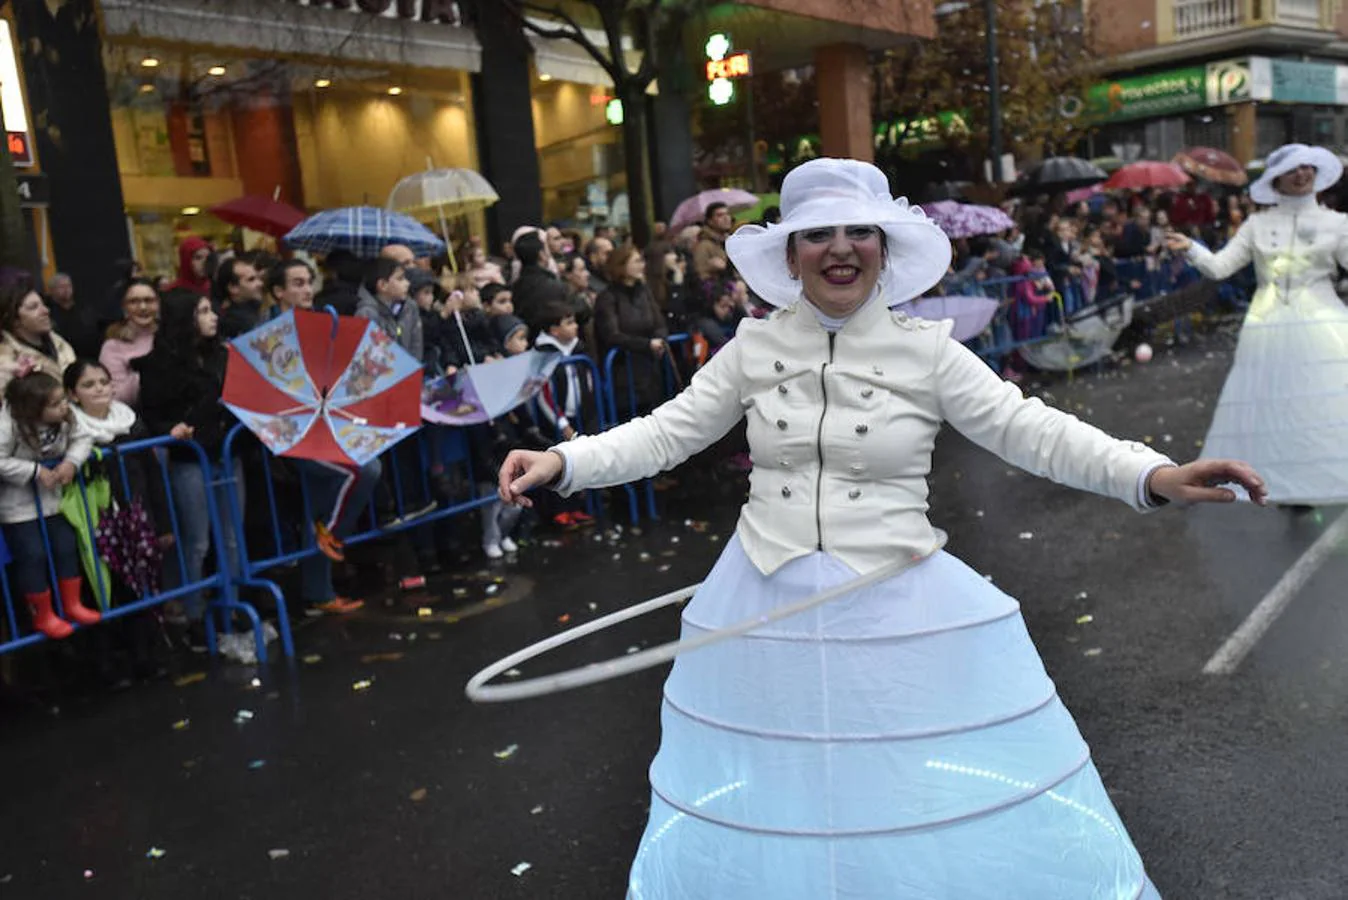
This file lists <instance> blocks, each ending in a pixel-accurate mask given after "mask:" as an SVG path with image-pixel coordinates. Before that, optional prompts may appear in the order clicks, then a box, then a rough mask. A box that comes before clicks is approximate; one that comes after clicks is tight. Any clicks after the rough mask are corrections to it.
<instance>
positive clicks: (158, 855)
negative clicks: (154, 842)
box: [145, 847, 167, 859]
mask: <svg viewBox="0 0 1348 900" xmlns="http://www.w3.org/2000/svg"><path fill="white" fill-rule="evenodd" d="M166 852H167V851H164V850H161V849H160V848H158V847H151V848H150V849H149V850H146V851H145V858H146V859H163V858H164V856H165V854H166Z"/></svg>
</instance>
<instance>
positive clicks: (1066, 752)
mask: <svg viewBox="0 0 1348 900" xmlns="http://www.w3.org/2000/svg"><path fill="white" fill-rule="evenodd" d="M781 197H782V202H781V206H782V211H783V217H782V220H781V222H780V223H779V224H777V225H772V226H768V227H767V228H761V227H758V226H745V227H743V228H741V229H740V230H739V231H738V232H736V233H735V234H734V235H733V236H732V237H731V238H730V239H729V241H728V242H727V246H726V249H727V251H728V253H729V255H730V258H731V260H732V261H733V262H734V264H735V267H736V269H737V270H738V271H739V272H740V274H741V275H743V276H744V277H745V279H746V280H747V281H748V283H749V286H750V287H751V288H752V289H753V290H754V291H755V292H756V293H757V294H758V295H759V296H761V297H763V298H765V299H767V300H769V301H771V302H773V303H774V305H777V306H779V307H781V308H780V309H779V310H778V311H777V312H776V313H775V314H774V315H772V316H771V317H770V318H768V319H765V320H758V321H755V320H751V319H746V320H745V321H744V322H743V323H742V324H741V325H740V330H739V333H738V334H737V335H736V337H735V339H734V340H732V341H730V342H729V343H728V344H726V346H725V347H724V349H722V350H721V352H720V353H718V354H717V355H716V356H715V357H713V358H712V360H711V361H710V362H709V363H707V365H706V366H705V367H704V368H703V369H702V370H701V371H699V372H698V374H697V375H696V376H695V377H694V378H693V379H692V381H691V383H690V384H689V386H688V388H687V389H686V390H684V391H683V392H682V393H681V394H680V395H679V396H678V397H676V398H675V399H673V400H671V401H670V402H668V403H666V404H664V405H663V406H661V407H659V408H658V409H657V410H655V412H654V413H652V414H651V415H649V416H646V417H644V418H641V419H637V420H634V421H632V422H629V423H627V424H625V425H622V426H620V427H618V428H615V429H613V430H611V431H608V432H606V433H604V434H602V435H598V436H593V437H583V438H580V439H578V440H575V441H570V442H568V443H566V444H563V445H560V446H558V447H556V448H554V449H553V450H552V451H548V452H545V453H531V452H516V453H512V454H511V455H510V456H509V457H508V458H507V460H506V462H505V465H504V466H503V468H502V471H501V485H500V489H501V495H502V498H503V499H505V500H507V501H508V502H516V503H522V504H528V503H529V500H528V498H527V497H525V496H524V494H525V492H526V491H527V490H529V489H531V488H533V487H536V486H539V485H551V486H553V487H554V488H556V489H557V490H559V491H561V492H563V493H568V492H572V491H576V490H580V489H582V488H586V487H598V486H601V485H616V484H621V483H624V482H628V481H632V480H634V479H637V478H641V477H647V476H651V475H654V474H655V473H656V472H658V471H660V470H663V469H668V468H670V467H672V466H675V465H677V464H678V463H679V462H681V461H683V460H684V459H686V458H688V457H689V456H691V455H693V454H694V453H696V452H697V451H699V450H701V449H702V448H704V447H706V446H708V445H709V444H711V443H713V442H714V441H716V440H717V439H718V438H720V437H721V436H722V435H724V434H725V433H726V432H727V431H729V430H730V428H731V427H732V426H733V425H734V424H735V423H736V422H737V421H739V419H740V418H741V417H747V419H748V435H749V443H750V447H751V449H752V456H753V461H754V467H753V472H752V475H751V478H750V482H751V486H750V493H749V499H748V502H747V503H746V504H745V506H744V509H743V511H742V513H741V516H740V520H739V524H738V527H737V530H736V534H735V537H734V538H733V539H732V540H731V541H729V542H728V543H727V546H726V548H725V551H724V553H722V555H721V558H720V560H719V561H718V562H717V564H716V566H715V568H714V569H713V570H712V572H711V575H710V576H709V577H708V579H707V581H706V582H705V583H704V585H703V586H702V588H701V589H700V590H699V591H698V593H697V595H696V596H695V597H694V598H693V599H692V600H691V602H690V603H689V604H688V606H687V608H686V609H685V610H684V613H683V634H684V636H685V637H694V636H697V635H700V634H705V633H707V632H708V631H710V630H713V629H717V628H720V627H722V626H725V625H727V624H730V623H736V622H740V621H742V620H745V619H750V618H753V617H756V616H759V615H761V614H763V613H765V612H767V611H770V610H772V609H774V608H778V607H782V606H784V605H787V604H790V603H792V602H794V601H798V600H800V599H802V598H804V597H808V596H810V595H813V594H815V593H816V592H818V591H821V590H824V589H827V588H829V587H832V586H836V585H840V584H842V583H844V582H847V581H850V580H852V579H855V578H856V577H857V576H858V575H859V574H865V573H867V572H872V571H875V570H876V569H878V568H880V567H881V566H883V565H885V564H887V563H890V562H891V561H893V560H895V559H900V558H901V559H906V560H909V561H910V564H909V565H908V566H907V567H906V568H904V569H903V570H902V571H900V572H899V573H898V574H896V575H894V576H892V577H890V578H887V579H885V580H882V581H880V582H879V583H877V584H876V585H874V586H872V587H869V588H865V589H862V590H858V591H854V592H851V593H848V594H846V595H845V596H843V597H842V598H840V599H838V600H835V601H832V602H830V603H827V604H824V605H823V606H820V607H818V608H816V609H814V610H811V611H809V612H807V613H805V614H802V615H800V616H795V617H789V618H786V619H784V620H782V621H781V622H779V623H775V624H772V625H770V626H767V627H763V628H760V629H758V630H755V631H753V632H751V633H749V634H748V635H746V636H744V637H740V638H736V639H732V640H728V641H725V642H723V643H720V644H716V645H714V646H710V647H706V648H703V649H700V650H698V651H696V652H693V653H689V654H687V655H685V656H682V657H680V658H679V659H678V660H677V661H676V662H675V664H674V668H673V670H672V672H671V673H670V676H669V680H668V681H667V683H666V685H665V694H664V704H663V710H662V716H661V721H662V726H663V740H662V743H661V747H660V751H659V753H658V754H657V755H656V758H655V760H654V762H653V763H652V765H651V770H650V777H651V787H652V800H651V813H650V820H649V823H648V825H647V828H646V833H645V835H644V837H643V838H642V841H641V845H640V847H639V849H638V850H637V854H636V858H635V860H634V862H633V865H632V871H631V877H630V880H629V883H628V897H629V898H630V900H841V898H848V900H895V898H901V900H928V898H930V900H938V898H939V900H1090V898H1100V900H1104V898H1108V900H1137V898H1156V897H1157V896H1158V895H1157V893H1156V890H1155V888H1153V887H1152V886H1151V883H1150V882H1149V881H1148V880H1147V877H1146V874H1145V873H1144V871H1143V867H1142V861H1141V860H1140V859H1139V857H1138V854H1137V851H1136V850H1135V849H1134V848H1133V846H1132V843H1131V842H1130V841H1129V839H1128V835H1127V833H1126V832H1125V831H1124V828H1123V826H1122V824H1121V823H1120V822H1119V819H1118V816H1117V814H1116V813H1115V811H1114V808H1113V806H1112V805H1111V804H1110V801H1109V798H1108V796H1107V795H1106V794H1105V790H1104V787H1103V786H1102V785H1101V783H1100V778H1099V776H1098V775H1097V774H1096V771H1095V768H1094V766H1093V765H1092V763H1091V761H1090V755H1089V752H1088V750H1087V747H1086V745H1085V743H1084V742H1083V740H1082V738H1081V735H1080V734H1079V732H1078V731H1077V728H1076V725H1075V723H1074V722H1073V721H1072V718H1071V716H1070V715H1069V714H1068V712H1067V710H1066V709H1065V708H1064V706H1063V704H1062V703H1061V702H1060V701H1059V699H1058V697H1057V694H1056V692H1055V690H1054V687H1053V684H1052V682H1051V681H1050V680H1049V679H1048V676H1047V675H1046V674H1045V673H1044V668H1043V665H1042V664H1041V663H1040V660H1039V657H1038V654H1037V653H1036V652H1035V649H1034V646H1033V644H1032V643H1031V641H1030V637H1029V635H1028V634H1027V632H1026V630H1025V625H1024V623H1023V621H1022V619H1021V616H1020V613H1019V607H1018V605H1017V603H1016V601H1015V600H1013V599H1012V598H1010V597H1008V596H1006V595H1005V594H1003V593H1002V592H1001V591H999V590H997V589H996V588H995V587H993V586H992V585H991V584H990V583H988V582H987V581H986V580H984V579H983V577H982V576H981V575H979V574H978V573H977V572H974V571H973V570H971V569H970V568H968V567H967V566H965V565H964V564H963V563H961V562H960V561H959V560H957V559H955V558H954V557H953V556H950V555H948V554H946V553H945V552H944V551H942V549H941V547H942V545H943V544H944V542H945V535H944V534H942V533H941V532H940V531H938V530H936V529H935V528H933V527H932V526H931V524H930V523H929V522H928V521H927V517H926V510H927V502H926V499H927V481H926V476H927V474H928V472H929V471H930V468H931V453H932V447H933V444H934V442H935V439H936V434H937V430H938V429H939V427H940V425H941V422H942V420H945V421H949V422H950V423H951V424H952V425H954V426H955V427H956V428H958V429H959V430H960V431H961V432H963V433H964V434H965V435H967V436H968V437H970V438H971V439H973V440H974V441H976V442H977V443H979V444H981V445H982V446H984V447H986V448H988V449H989V450H991V451H993V452H994V453H996V454H998V455H999V456H1001V457H1002V458H1004V459H1006V460H1007V461H1009V462H1011V463H1013V464H1015V465H1019V466H1022V467H1024V468H1026V469H1028V470H1030V471H1032V472H1035V473H1037V474H1039V475H1044V476H1047V477H1049V478H1052V479H1054V480H1056V481H1059V482H1062V483H1064V484H1069V485H1074V486H1076V487H1080V488H1084V489H1087V490H1092V491H1095V492H1097V493H1101V494H1106V495H1109V496H1114V497H1117V498H1119V499H1120V500H1123V501H1124V502H1125V503H1128V504H1130V505H1131V506H1133V507H1135V508H1137V509H1146V508H1149V507H1151V506H1154V505H1159V504H1161V503H1164V502H1166V501H1167V500H1181V501H1218V502H1222V501H1231V500H1233V499H1234V494H1233V493H1232V491H1230V490H1227V489H1225V488H1221V487H1218V486H1217V485H1219V484H1221V483H1224V482H1228V481H1235V482H1239V483H1240V484H1243V485H1244V486H1246V488H1247V489H1248V490H1249V491H1250V493H1251V494H1252V495H1253V496H1255V497H1256V498H1257V497H1258V496H1259V493H1260V490H1261V486H1260V482H1259V479H1258V478H1257V476H1256V475H1255V474H1254V472H1253V471H1252V470H1250V469H1249V468H1248V467H1246V466H1244V465H1242V464H1240V463H1232V462H1222V461H1216V460H1213V461H1205V462H1200V463H1191V464H1189V465H1186V466H1176V465H1175V464H1174V463H1172V462H1171V461H1170V460H1168V459H1166V458H1165V457H1163V456H1161V455H1159V454H1157V453H1155V452H1153V451H1151V450H1149V449H1148V448H1146V447H1145V446H1143V445H1141V444H1136V443H1125V442H1123V441H1117V440H1115V439H1113V438H1111V437H1109V436H1108V435H1106V434H1104V433H1103V432H1101V431H1098V430H1097V429H1095V428H1093V427H1091V426H1089V425H1086V424H1084V423H1082V422H1080V421H1078V420H1077V419H1076V418H1074V417H1072V416H1070V415H1067V414H1065V413H1062V412H1059V411H1057V410H1053V409H1050V408H1048V407H1045V406H1044V405H1043V404H1042V403H1040V402H1039V401H1037V400H1026V399H1025V398H1024V397H1023V396H1022V395H1021V393H1020V391H1019V390H1017V389H1016V388H1015V387H1014V386H1013V385H1010V384H1007V383H1005V382H1003V381H1002V380H1001V379H999V378H998V377H997V376H996V375H994V374H993V373H992V371H991V370H990V369H989V368H988V367H987V366H986V365H984V364H983V363H982V362H981V361H980V360H979V359H978V357H976V356H975V355H974V354H973V353H971V352H970V351H969V350H967V349H966V348H965V347H964V346H963V345H961V344H959V343H957V342H955V341H953V340H951V339H950V337H949V333H950V328H951V324H952V323H951V322H949V321H945V322H929V321H925V320H919V319H913V318H910V317H908V316H907V315H905V314H903V313H900V312H893V313H892V312H890V310H889V307H890V306H891V305H894V304H897V303H900V302H902V301H904V300H908V299H910V298H912V297H915V296H918V295H920V294H921V293H923V292H924V291H925V290H926V289H927V288H929V287H930V286H931V285H933V284H935V283H936V282H937V281H939V280H940V278H941V276H942V275H943V274H944V273H945V271H946V267H947V264H948V263H949V259H950V243H949V241H948V240H947V239H946V237H945V235H944V234H942V232H941V231H940V229H939V228H937V227H936V226H935V225H933V224H931V223H930V222H928V221H927V219H926V218H925V216H923V214H922V212H921V211H920V210H917V209H912V208H909V206H908V203H907V201H906V200H902V199H900V200H897V201H895V200H893V199H892V198H891V197H890V196H889V192H888V183H887V181H886V179H885V176H884V175H883V174H882V173H881V172H880V171H879V170H878V169H876V168H875V167H874V166H871V165H869V164H866V163H861V162H857V161H854V160H834V159H820V160H813V161H811V162H808V163H806V164H804V165H802V166H800V167H799V168H797V169H795V170H793V171H792V172H791V173H790V174H789V175H788V176H787V178H786V180H785V183H784V184H783V186H782V194H781Z"/></svg>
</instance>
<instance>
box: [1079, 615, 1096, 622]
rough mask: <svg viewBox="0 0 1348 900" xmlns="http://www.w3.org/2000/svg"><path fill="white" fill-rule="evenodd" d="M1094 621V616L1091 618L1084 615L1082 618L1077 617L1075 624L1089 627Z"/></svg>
mask: <svg viewBox="0 0 1348 900" xmlns="http://www.w3.org/2000/svg"><path fill="white" fill-rule="evenodd" d="M1094 621H1095V616H1092V615H1091V614H1089V613H1087V614H1086V615H1084V616H1077V624H1078V625H1089V624H1091V623H1092V622H1094Z"/></svg>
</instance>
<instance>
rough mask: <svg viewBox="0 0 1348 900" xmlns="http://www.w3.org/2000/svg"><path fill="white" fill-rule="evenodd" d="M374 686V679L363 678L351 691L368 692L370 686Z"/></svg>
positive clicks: (352, 686)
mask: <svg viewBox="0 0 1348 900" xmlns="http://www.w3.org/2000/svg"><path fill="white" fill-rule="evenodd" d="M372 684H374V679H373V678H362V679H361V680H360V681H357V682H356V683H355V684H353V685H351V690H353V691H368V690H369V689H370V685H372Z"/></svg>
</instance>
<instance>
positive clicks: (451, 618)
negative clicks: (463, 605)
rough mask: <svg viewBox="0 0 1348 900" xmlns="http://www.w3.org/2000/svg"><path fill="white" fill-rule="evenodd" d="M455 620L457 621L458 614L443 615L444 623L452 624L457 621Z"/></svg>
mask: <svg viewBox="0 0 1348 900" xmlns="http://www.w3.org/2000/svg"><path fill="white" fill-rule="evenodd" d="M457 621H459V617H458V616H445V624H446V625H453V624H454V623H455V622H457Z"/></svg>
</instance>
